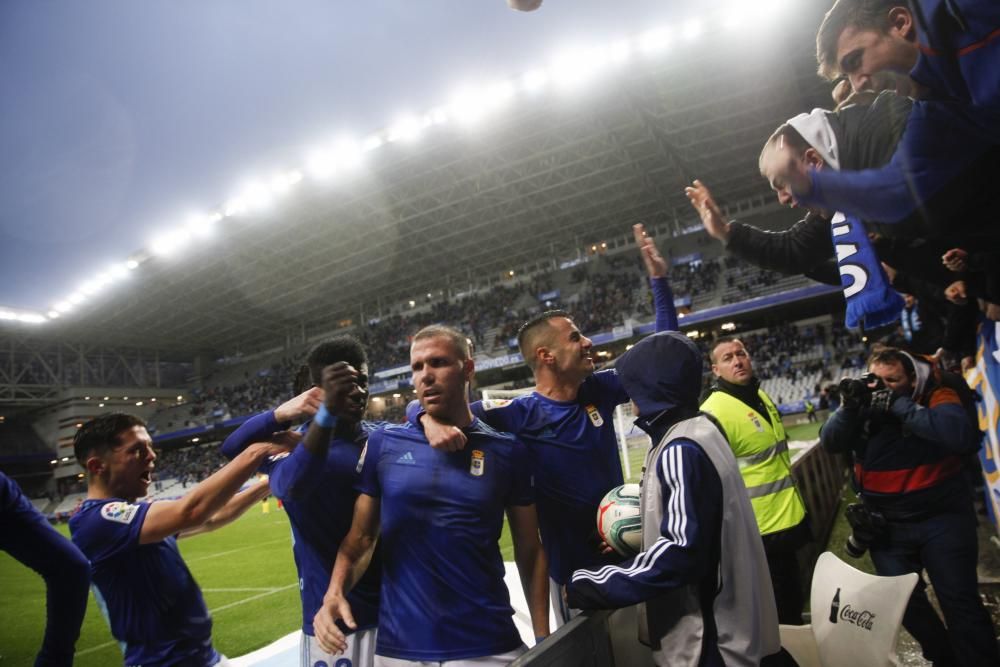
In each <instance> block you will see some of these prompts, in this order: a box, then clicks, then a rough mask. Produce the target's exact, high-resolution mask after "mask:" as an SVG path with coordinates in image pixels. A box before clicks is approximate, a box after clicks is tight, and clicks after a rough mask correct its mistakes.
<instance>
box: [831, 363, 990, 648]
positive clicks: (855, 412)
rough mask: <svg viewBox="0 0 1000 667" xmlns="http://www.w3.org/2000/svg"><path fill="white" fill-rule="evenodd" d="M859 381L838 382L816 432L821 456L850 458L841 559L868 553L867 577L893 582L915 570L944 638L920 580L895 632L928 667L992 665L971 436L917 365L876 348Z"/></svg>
mask: <svg viewBox="0 0 1000 667" xmlns="http://www.w3.org/2000/svg"><path fill="white" fill-rule="evenodd" d="M868 369H869V371H870V372H869V373H868V375H866V376H864V377H863V378H861V379H847V378H845V379H844V380H842V381H841V382H840V387H839V389H840V395H841V400H842V404H841V407H840V408H839V409H838V410H837V411H836V412H834V413H833V414H832V415H831V416H830V419H829V420H828V421H827V422H826V424H825V425H824V426H823V429H822V431H821V432H820V442H821V443H822V445H823V447H825V448H826V449H827V450H829V451H831V452H851V453H852V455H853V457H854V484H855V489H856V490H857V492H858V495H859V497H860V499H861V502H860V503H858V504H856V505H851V506H850V507H848V509H847V519H848V521H849V522H850V524H851V527H852V528H853V529H854V532H853V534H852V535H851V537H850V538H848V544H847V550H848V553H850V554H851V555H852V556H855V557H860V556H861V555H862V554H864V552H865V550H866V549H869V550H870V551H871V557H872V562H873V563H874V564H875V570H876V571H877V572H878V574H880V575H882V576H894V575H900V574H905V573H908V572H916V573H918V574H920V572H921V571H922V570H924V569H926V570H927V574H928V576H929V577H930V581H931V583H932V584H933V585H934V591H935V593H936V595H937V598H938V601H939V602H940V604H941V611H942V612H943V613H944V622H945V624H946V625H947V630H945V627H944V624H942V622H941V619H940V617H939V616H938V615H937V613H936V612H935V610H934V609H933V607H931V605H930V602H929V601H928V600H927V595H926V593H925V588H926V585H925V584H924V582H923V580H922V579H921V580H920V582H918V584H917V588H916V589H914V591H913V595H912V596H911V597H910V601H909V604H908V605H907V608H906V613H905V614H904V616H903V627H905V628H906V629H907V630H908V631H909V633H910V634H911V635H913V637H914V638H915V639H916V640H917V641H918V642H920V646H921V648H922V649H923V653H924V657H925V658H926V659H927V660H929V661H931V662H933V663H934V664H935V665H953V664H954V665H970V666H972V665H998V664H1000V652H998V650H997V642H996V639H995V634H994V631H993V625H992V622H991V620H990V616H989V614H988V613H987V611H986V609H985V608H984V607H983V603H982V600H981V599H980V597H979V589H978V583H977V575H976V563H977V561H978V543H977V539H976V517H975V513H974V511H973V507H972V496H971V493H970V489H969V484H968V481H967V478H966V477H965V476H964V475H963V474H962V458H963V457H964V456H967V455H968V454H969V453H971V452H974V451H976V450H977V449H978V447H979V437H978V436H979V434H978V432H977V429H976V427H975V425H973V424H972V423H971V422H970V419H969V415H968V413H967V412H966V410H965V409H964V408H963V406H962V401H961V398H960V397H959V395H958V393H957V392H956V391H955V390H954V389H952V388H950V387H947V386H945V385H944V384H943V383H942V376H941V372H940V371H939V370H938V369H937V368H936V367H935V366H934V365H933V364H931V363H930V362H928V361H926V360H925V359H923V358H920V357H916V356H912V355H910V354H908V353H906V352H903V351H901V350H897V349H895V348H890V347H886V348H882V349H880V350H878V351H877V352H875V353H874V354H873V355H872V356H871V358H870V359H869V360H868Z"/></svg>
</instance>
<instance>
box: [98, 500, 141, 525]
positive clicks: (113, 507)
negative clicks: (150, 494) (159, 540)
mask: <svg viewBox="0 0 1000 667" xmlns="http://www.w3.org/2000/svg"><path fill="white" fill-rule="evenodd" d="M138 511H139V506H138V505H132V504H130V503H118V502H116V503H107V504H106V505H104V506H103V507H101V516H102V517H104V518H105V519H107V520H108V521H114V522H116V523H126V524H127V523H132V519H134V518H135V515H136V513H138Z"/></svg>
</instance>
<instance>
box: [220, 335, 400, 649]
mask: <svg viewBox="0 0 1000 667" xmlns="http://www.w3.org/2000/svg"><path fill="white" fill-rule="evenodd" d="M306 365H307V366H308V368H309V374H310V379H311V381H312V384H313V387H312V388H311V389H308V390H306V391H305V392H303V393H301V394H299V395H298V396H296V397H295V398H293V399H291V400H290V401H287V402H286V403H283V404H282V405H280V406H279V407H278V408H276V409H275V410H271V411H268V412H265V413H262V414H259V415H256V416H254V417H251V418H250V419H249V420H247V421H246V422H245V423H244V424H243V425H242V426H241V427H240V428H239V429H237V430H236V431H234V432H233V433H232V434H231V435H230V436H229V437H228V438H226V441H225V442H224V443H223V444H222V451H223V453H224V454H225V455H226V456H228V457H230V458H232V457H233V456H236V455H237V454H238V453H239V452H241V451H242V450H243V449H244V448H245V447H247V446H248V445H249V444H250V443H252V442H257V441H260V440H269V439H272V438H275V437H277V438H279V439H281V440H285V439H287V436H288V435H289V432H288V431H287V430H284V429H288V428H289V427H290V426H291V425H292V423H293V422H296V421H299V420H302V419H307V420H309V421H308V423H307V424H305V426H304V427H303V429H302V430H304V431H305V436H304V437H303V438H302V442H301V443H300V444H299V445H298V446H297V447H296V448H295V450H294V451H293V452H292V454H291V455H290V456H288V457H285V458H278V459H276V460H275V461H274V462H271V463H269V464H268V466H267V472H269V474H270V475H271V493H272V494H274V496H275V497H276V498H279V499H281V500H282V502H283V503H284V507H285V512H286V513H287V515H288V520H289V522H290V523H291V525H292V536H293V538H294V540H293V542H292V550H293V552H294V555H295V565H296V567H297V568H298V573H299V591H300V594H301V597H302V640H301V646H300V652H299V658H300V664H301V666H302V667H313V666H314V665H317V664H324V663H325V664H327V665H331V666H332V665H335V664H337V660H338V658H334V657H333V656H331V655H329V654H328V653H325V652H324V651H323V650H322V649H321V648H320V646H319V643H318V642H317V641H316V636H315V633H314V632H313V616H315V615H316V612H317V611H319V608H320V606H321V604H322V602H323V595H324V594H325V593H326V589H327V586H328V584H329V583H330V572H332V571H333V564H334V561H335V560H336V558H337V549H339V548H340V542H341V540H343V539H344V536H345V535H347V531H348V530H349V529H350V527H351V517H352V516H353V513H354V501H355V500H356V499H357V497H358V492H357V491H356V490H355V489H354V485H355V484H356V482H357V480H358V473H357V466H358V457H359V456H360V454H361V448H362V445H363V444H364V442H365V439H366V438H367V437H368V434H369V433H370V432H372V431H373V430H375V429H376V428H379V427H381V426H386V425H387V424H386V423H385V422H369V421H362V419H361V417H362V416H363V415H364V412H365V408H366V407H367V405H368V360H367V355H366V354H365V349H364V347H363V346H362V345H361V343H360V341H358V340H357V339H356V338H354V337H353V336H337V337H335V338H332V339H330V340H328V341H325V342H323V343H320V344H319V345H317V346H316V347H314V348H313V349H312V350H311V351H310V352H309V356H308V357H307V358H306ZM317 411H318V412H317ZM333 414H338V415H340V417H339V419H337V420H336V425H335V426H331V424H332V423H333V421H332V417H331V415H333ZM378 553H379V550H376V554H375V557H374V558H375V559H376V561H377V559H378ZM380 577H381V568H380V567H378V565H377V563H376V565H375V566H373V567H371V568H369V570H368V572H366V573H365V576H364V577H363V578H362V579H361V581H359V582H358V584H357V585H356V586H355V587H354V589H353V590H352V591H351V592H350V594H349V595H348V599H349V600H350V603H351V607H352V608H353V609H354V618H355V621H356V622H357V628H355V629H352V628H348V627H347V626H344V625H342V626H341V630H343V631H344V632H345V634H347V649H346V650H345V651H344V655H343V656H341V657H340V658H339V659H340V660H344V659H345V658H346V659H348V660H350V661H351V662H350V664H351V665H353V667H365V666H366V665H371V664H372V659H373V655H374V648H375V626H376V623H377V621H378V597H379V579H380ZM341 664H343V663H341Z"/></svg>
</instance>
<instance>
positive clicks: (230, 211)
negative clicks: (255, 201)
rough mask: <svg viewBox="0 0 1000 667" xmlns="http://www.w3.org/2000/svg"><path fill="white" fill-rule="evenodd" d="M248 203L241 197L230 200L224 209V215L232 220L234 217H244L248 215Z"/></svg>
mask: <svg viewBox="0 0 1000 667" xmlns="http://www.w3.org/2000/svg"><path fill="white" fill-rule="evenodd" d="M246 210H247V203H246V202H245V201H244V200H243V199H242V198H240V197H236V198H234V199H230V200H229V201H227V202H226V205H225V207H223V213H222V214H223V215H224V216H226V217H227V218H231V217H233V216H234V215H242V214H243V213H246Z"/></svg>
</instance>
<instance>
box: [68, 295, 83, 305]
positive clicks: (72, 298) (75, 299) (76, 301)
mask: <svg viewBox="0 0 1000 667" xmlns="http://www.w3.org/2000/svg"><path fill="white" fill-rule="evenodd" d="M66 300H67V301H69V302H70V303H71V304H73V305H74V306H79V305H80V304H81V303H83V302H84V301H86V300H87V297H86V296H84V295H83V294H80V293H79V292H73V293H72V294H70V295H69V297H68V298H67V299H66Z"/></svg>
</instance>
